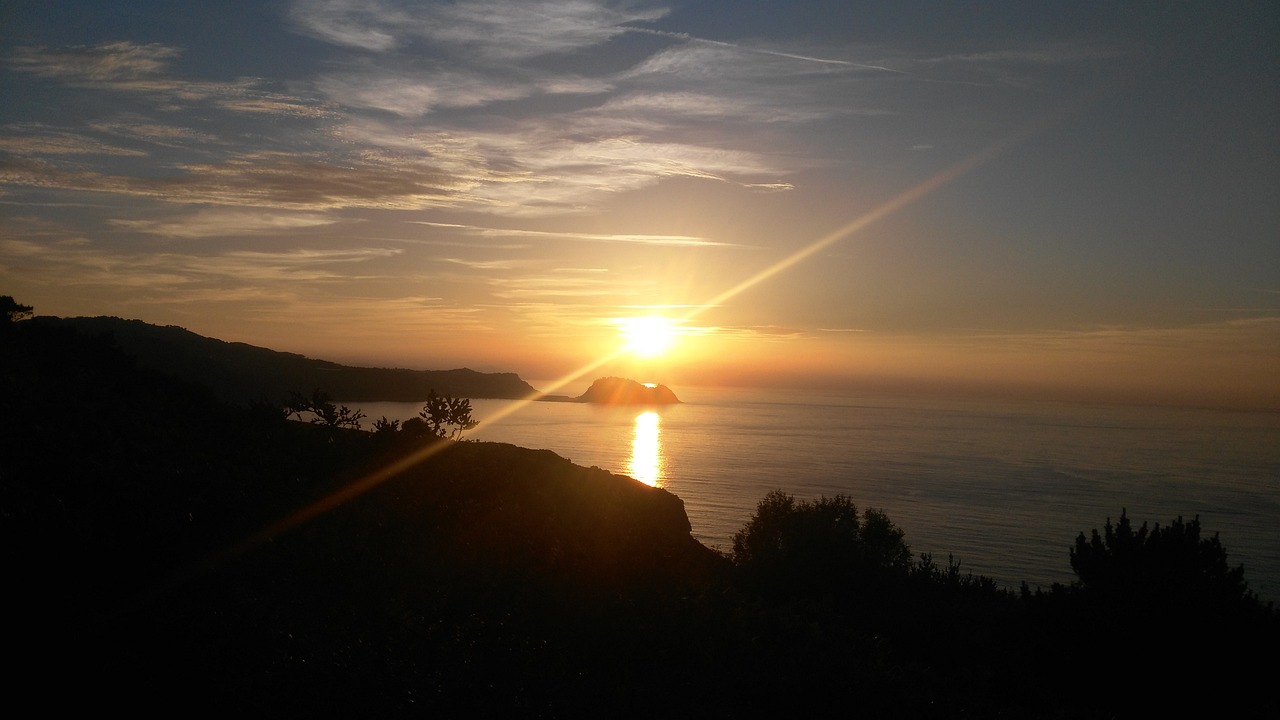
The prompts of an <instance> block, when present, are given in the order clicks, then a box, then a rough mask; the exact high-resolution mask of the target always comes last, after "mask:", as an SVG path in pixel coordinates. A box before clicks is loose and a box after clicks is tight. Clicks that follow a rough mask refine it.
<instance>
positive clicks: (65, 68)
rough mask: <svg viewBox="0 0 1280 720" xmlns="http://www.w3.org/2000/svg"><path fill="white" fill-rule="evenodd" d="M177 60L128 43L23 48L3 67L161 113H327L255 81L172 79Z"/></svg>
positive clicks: (167, 50)
mask: <svg viewBox="0 0 1280 720" xmlns="http://www.w3.org/2000/svg"><path fill="white" fill-rule="evenodd" d="M181 55H182V50H181V49H180V48H176V47H171V46H166V45H160V44H139V43H133V42H111V43H103V44H100V45H94V46H79V47H74V48H66V49H60V50H51V49H48V48H42V47H25V46H24V47H19V48H17V49H16V50H15V51H14V52H13V53H12V54H11V55H10V56H9V57H8V58H7V59H6V64H7V66H8V67H10V68H11V69H13V70H16V71H19V72H26V73H31V74H33V75H35V76H37V77H41V78H47V79H50V80H57V81H59V82H63V83H66V84H67V85H70V86H72V87H80V88H89V89H94V90H103V91H112V92H120V93H128V94H131V95H133V96H135V97H136V98H138V99H139V100H140V101H142V102H145V103H147V104H150V105H153V106H156V107H161V108H164V109H166V110H172V109H174V108H175V107H185V106H189V105H191V104H193V103H202V102H203V103H211V104H213V105H214V106H216V107H219V108H221V109H224V110H231V111H237V112H244V113H254V114H262V113H267V114H273V115H296V116H305V117H321V116H324V115H325V114H326V113H327V110H326V109H325V108H323V107H322V106H320V105H318V104H317V103H316V102H314V101H313V100H310V99H307V98H300V97H296V96H293V95H290V94H287V93H282V92H278V91H273V90H271V89H269V88H267V87H266V86H265V84H264V82H263V81H261V80H258V79H255V78H240V79H237V80H233V81H224V82H218V81H207V80H191V79H185V78H177V77H173V76H171V75H170V73H169V66H170V63H171V61H172V60H174V59H176V58H178V57H180V56H181Z"/></svg>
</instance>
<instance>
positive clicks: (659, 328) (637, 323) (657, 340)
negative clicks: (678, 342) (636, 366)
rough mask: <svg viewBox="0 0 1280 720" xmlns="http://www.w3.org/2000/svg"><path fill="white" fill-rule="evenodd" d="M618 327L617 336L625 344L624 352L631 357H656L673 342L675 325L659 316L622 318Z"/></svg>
mask: <svg viewBox="0 0 1280 720" xmlns="http://www.w3.org/2000/svg"><path fill="white" fill-rule="evenodd" d="M618 325H619V326H620V328H619V334H621V335H622V338H623V340H624V341H625V342H626V345H625V346H624V347H625V350H626V351H627V352H629V353H631V354H632V355H637V356H639V357H645V358H652V357H657V356H659V355H662V354H663V353H665V352H667V350H669V349H670V348H671V345H672V344H673V343H674V342H675V336H676V328H675V325H674V324H673V323H672V322H671V320H669V319H667V318H665V317H662V316H660V315H648V316H645V317H636V318H622V319H620V320H618Z"/></svg>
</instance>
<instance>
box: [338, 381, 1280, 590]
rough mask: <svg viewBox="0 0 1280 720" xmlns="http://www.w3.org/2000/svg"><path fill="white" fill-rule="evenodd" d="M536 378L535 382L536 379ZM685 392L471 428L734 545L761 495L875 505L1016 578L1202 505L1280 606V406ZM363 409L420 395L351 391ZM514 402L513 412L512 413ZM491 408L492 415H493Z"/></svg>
mask: <svg viewBox="0 0 1280 720" xmlns="http://www.w3.org/2000/svg"><path fill="white" fill-rule="evenodd" d="M534 385H535V387H543V386H540V385H538V384H537V383H534ZM679 393H680V396H681V399H682V400H684V403H683V404H680V405H674V406H666V407H656V408H643V407H626V408H618V407H601V406H594V405H583V404H577V403H528V404H526V405H524V406H522V407H519V409H517V410H515V411H514V412H509V411H510V409H511V407H512V406H511V404H510V402H509V401H503V400H473V401H472V407H473V410H474V412H473V416H474V417H475V418H476V419H477V420H479V421H480V426H479V427H478V428H476V429H475V430H473V431H471V432H470V433H469V434H468V437H469V438H471V439H475V440H488V441H496V442H506V443H512V444H515V445H521V446H524V447H530V448H545V449H549V450H552V451H554V452H556V453H557V454H559V455H561V456H563V457H566V458H569V459H570V460H572V461H573V462H575V463H577V464H579V465H585V466H591V465H596V466H599V467H602V468H605V469H607V470H610V471H613V472H617V473H620V474H626V475H631V476H632V477H635V478H637V479H640V480H643V481H645V482H648V483H650V484H654V485H658V486H660V487H664V488H666V489H667V490H669V491H671V492H672V493H674V494H676V495H678V496H679V497H680V498H681V499H682V500H684V503H685V509H686V511H687V512H688V515H689V520H690V522H691V523H692V525H693V533H694V536H695V537H697V538H698V539H699V540H700V541H702V542H703V544H705V545H708V546H711V547H720V548H722V549H728V548H730V547H731V545H732V540H731V538H732V536H733V533H734V532H735V531H737V530H738V529H740V528H741V527H742V526H743V524H744V523H746V522H747V520H748V519H749V518H750V517H751V514H752V512H753V511H754V509H755V506H756V503H757V502H758V501H759V500H760V499H761V498H762V497H763V496H764V495H765V493H767V492H769V491H770V490H774V489H780V490H783V491H786V492H788V493H791V494H793V495H795V496H797V497H799V498H804V499H809V498H817V497H819V496H823V495H825V496H828V497H829V496H833V495H836V494H844V495H848V496H850V497H851V498H852V499H853V500H854V501H855V502H856V503H857V504H858V505H859V507H875V508H880V509H882V510H884V511H885V513H887V514H888V516H889V518H890V519H891V520H893V521H894V523H896V524H897V525H898V527H900V528H902V529H903V530H904V531H905V533H906V540H907V542H908V544H909V545H910V546H911V549H912V551H913V552H915V553H922V552H927V553H932V554H933V556H934V559H935V560H939V561H942V562H945V561H946V558H947V557H948V556H949V555H950V556H954V557H955V559H957V560H958V561H960V562H961V568H962V570H964V571H968V572H973V573H975V574H981V575H987V576H990V577H993V578H995V579H997V580H998V581H1000V582H1001V583H1002V584H1004V585H1006V586H1008V587H1012V588H1016V587H1017V586H1018V585H1019V584H1020V583H1021V582H1023V581H1026V582H1027V583H1028V584H1030V585H1031V586H1032V587H1033V588H1034V587H1036V586H1041V587H1045V588H1047V587H1048V586H1049V585H1050V584H1052V583H1054V582H1064V583H1065V582H1070V581H1071V580H1072V579H1074V576H1073V574H1072V572H1071V566H1070V562H1069V560H1068V548H1069V547H1070V546H1071V545H1072V544H1073V542H1074V540H1075V537H1076V535H1078V534H1079V533H1080V532H1081V531H1084V532H1085V533H1086V535H1087V534H1088V533H1089V531H1090V530H1092V529H1093V528H1098V529H1099V530H1101V529H1102V526H1103V525H1104V523H1105V522H1106V521H1107V519H1108V518H1111V519H1113V520H1114V519H1116V518H1118V517H1119V515H1120V511H1121V509H1122V508H1123V509H1127V510H1128V515H1129V518H1130V519H1131V520H1132V521H1134V523H1135V525H1138V524H1141V522H1142V521H1149V522H1150V523H1151V524H1153V525H1154V524H1155V523H1159V524H1161V525H1167V524H1168V523H1169V521H1171V520H1173V519H1174V518H1176V517H1178V516H1182V517H1183V518H1185V519H1187V520H1190V519H1191V518H1193V517H1195V516H1197V515H1198V516H1199V517H1200V523H1201V529H1202V531H1203V532H1204V534H1205V535H1206V536H1211V535H1212V534H1213V533H1219V534H1220V536H1221V540H1222V542H1223V544H1224V545H1225V546H1226V549H1227V552H1228V553H1229V557H1228V561H1229V562H1230V563H1231V564H1232V565H1233V566H1234V565H1236V564H1240V563H1243V564H1244V566H1245V578H1246V579H1247V580H1248V581H1249V586H1250V587H1251V588H1252V589H1253V590H1254V591H1255V592H1256V593H1258V595H1260V596H1261V597H1263V598H1264V599H1267V600H1278V601H1280V413H1268V412H1237V411H1219V410H1197V409H1175V408H1154V407H1130V406H1113V405H1086V404H1070V403H1050V402H1043V403H1041V402H1017V401H974V400H958V399H938V398H906V397H886V396H867V397H857V396H830V395H817V394H796V393H794V392H782V391H778V392H770V391H761V390H741V389H704V388H682V389H681V390H680V391H679ZM349 404H351V405H353V406H356V407H360V408H361V409H362V410H364V412H365V414H366V415H368V416H369V418H371V419H377V418H379V417H382V416H386V417H388V418H392V419H404V418H409V417H413V416H414V415H416V414H417V412H418V410H420V409H421V404H420V403H349ZM508 413H509V414H508ZM499 416H501V417H500V419H497V420H493V421H489V418H498V417H499Z"/></svg>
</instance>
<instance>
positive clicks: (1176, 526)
mask: <svg viewBox="0 0 1280 720" xmlns="http://www.w3.org/2000/svg"><path fill="white" fill-rule="evenodd" d="M1071 569H1072V570H1074V571H1075V573H1076V576H1077V577H1078V578H1079V579H1080V580H1079V584H1080V586H1081V588H1082V589H1083V590H1084V591H1085V592H1088V593H1091V594H1094V595H1098V596H1105V597H1108V598H1111V599H1114V600H1119V601H1131V602H1140V603H1143V604H1151V603H1158V604H1161V605H1169V604H1172V603H1176V604H1181V605H1185V604H1194V605H1199V606H1206V605H1207V606H1214V607H1220V608H1225V607H1229V606H1239V605H1241V604H1249V605H1252V604H1255V603H1256V598H1254V596H1253V593H1252V592H1250V591H1249V589H1248V583H1246V582H1245V580H1244V566H1243V565H1239V566H1236V567H1234V568H1232V567H1230V566H1229V565H1228V564H1227V551H1226V549H1225V548H1224V547H1223V546H1222V543H1221V542H1220V541H1219V540H1218V535H1217V534H1216V533H1215V534H1214V536H1213V537H1212V538H1202V537H1200V518H1199V516H1197V517H1196V518H1195V519H1193V520H1192V521H1191V522H1184V521H1183V519H1182V518H1181V517H1178V519H1177V520H1174V521H1173V522H1172V523H1170V524H1169V525H1168V526H1167V527H1161V526H1160V525H1159V524H1156V525H1155V527H1154V528H1152V529H1148V527H1147V524H1146V523H1145V522H1144V523H1143V524H1142V527H1141V528H1139V529H1138V530H1136V531H1135V530H1134V529H1133V526H1132V525H1131V524H1130V522H1129V517H1128V514H1127V513H1126V512H1125V511H1124V510H1121V511H1120V520H1119V522H1118V523H1117V524H1116V525H1114V526H1113V525H1112V524H1111V519H1110V518H1107V524H1106V525H1105V526H1104V533H1103V534H1099V533H1098V531H1097V530H1096V529H1095V530H1094V531H1093V534H1092V537H1091V538H1090V539H1088V540H1086V539H1085V536H1084V533H1083V532H1082V533H1080V535H1079V537H1077V538H1076V544H1075V547H1073V548H1072V549H1071Z"/></svg>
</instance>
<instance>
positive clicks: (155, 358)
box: [28, 317, 536, 402]
mask: <svg viewBox="0 0 1280 720" xmlns="http://www.w3.org/2000/svg"><path fill="white" fill-rule="evenodd" d="M28 322H32V323H37V324H40V325H53V326H59V327H69V328H74V329H75V330H77V331H78V332H81V333H83V334H86V335H91V336H97V335H110V336H111V337H113V338H114V339H115V341H116V343H117V344H118V345H119V347H120V348H121V349H122V350H124V351H125V352H126V353H128V354H130V355H133V356H134V357H135V358H137V361H138V363H139V365H141V366H143V367H148V368H153V369H156V370H160V371H162V372H165V373H168V374H170V375H173V376H175V377H178V378H182V379H186V380H192V381H196V382H200V383H202V384H204V385H207V386H209V387H210V388H212V389H213V390H214V392H216V393H217V394H218V396H219V397H222V398H223V399H226V400H231V401H234V402H243V401H246V400H253V399H259V398H265V399H268V400H271V401H276V400H280V399H282V398H284V397H286V396H287V395H288V394H289V393H290V392H295V391H296V392H301V393H309V392H311V391H312V390H317V389H319V390H323V391H325V392H327V393H328V394H329V395H330V396H331V397H334V398H337V399H339V400H343V401H368V402H373V401H380V400H388V401H403V402H419V401H422V400H423V399H425V398H426V397H427V393H428V392H430V391H431V390H433V389H434V390H435V391H436V392H437V393H438V394H441V395H451V396H453V397H466V398H504V399H516V398H523V397H528V396H529V395H531V394H533V393H535V392H536V391H535V390H534V388H533V387H532V386H530V385H529V384H528V383H526V382H525V381H523V380H521V379H520V378H519V377H518V376H517V375H516V374H515V373H482V372H477V371H475V370H470V369H466V368H461V369H455V370H405V369H392V368H367V367H351V366H346V365H339V364H337V363H333V362H328V361H325V360H315V359H311V358H307V357H304V356H302V355H297V354H294V353H287V352H278V351H275V350H269V349H267V348H262V347H257V346H254V345H247V344H245V343H236V342H225V341H223V340H217V339H215V338H209V337H204V336H202V335H197V334H196V333H193V332H190V331H189V330H186V329H183V328H180V327H176V326H173V325H168V326H158V325H151V324H148V323H145V322H142V321H141V320H123V319H120V318H116V317H76V318H56V317H38V318H35V319H33V320H30V321H28Z"/></svg>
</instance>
